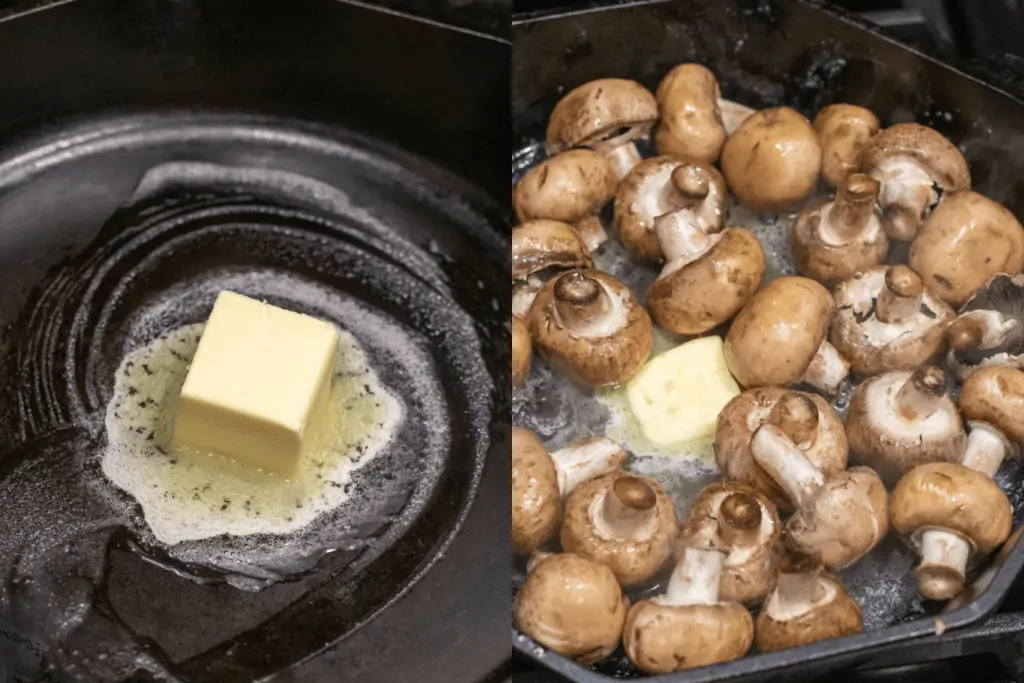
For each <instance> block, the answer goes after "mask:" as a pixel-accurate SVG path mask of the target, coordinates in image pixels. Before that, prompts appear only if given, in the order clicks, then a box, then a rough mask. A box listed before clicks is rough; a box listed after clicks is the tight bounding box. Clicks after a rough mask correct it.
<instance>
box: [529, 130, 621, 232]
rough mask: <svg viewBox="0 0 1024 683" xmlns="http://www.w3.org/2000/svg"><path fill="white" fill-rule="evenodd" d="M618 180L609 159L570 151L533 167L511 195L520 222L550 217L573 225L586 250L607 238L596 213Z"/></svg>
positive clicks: (612, 195) (579, 150)
mask: <svg viewBox="0 0 1024 683" xmlns="http://www.w3.org/2000/svg"><path fill="white" fill-rule="evenodd" d="M618 181H619V179H618V177H617V176H616V175H615V172H614V171H613V170H612V167H611V164H609V163H608V160H607V159H606V158H605V157H603V156H601V155H600V154H598V153H597V152H594V151H592V150H589V149H570V150H568V151H566V152H562V153H561V154H557V155H555V156H553V157H551V158H550V159H547V160H546V161H542V162H541V163H540V164H538V165H537V166H534V167H533V168H531V169H530V170H529V171H527V172H526V175H524V176H523V179H522V180H520V181H519V184H518V185H516V188H515V191H514V193H513V202H514V204H515V209H516V216H517V217H518V218H519V220H520V221H524V222H525V221H529V220H534V219H538V218H549V219H551V220H556V221H562V222H563V223H570V224H572V225H573V226H574V227H575V228H576V229H577V230H578V231H579V233H580V236H581V237H582V238H583V241H584V242H585V243H586V245H587V248H588V249H589V250H590V251H591V252H594V251H597V249H598V247H600V246H601V245H602V244H603V243H604V242H605V240H607V239H608V236H607V234H606V233H605V230H604V227H603V226H602V225H601V219H600V217H599V216H598V214H600V213H601V209H602V208H604V206H605V204H607V203H608V202H610V201H611V200H612V197H614V196H615V187H616V186H617V185H618Z"/></svg>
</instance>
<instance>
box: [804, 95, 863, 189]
mask: <svg viewBox="0 0 1024 683" xmlns="http://www.w3.org/2000/svg"><path fill="white" fill-rule="evenodd" d="M878 128H879V123H878V117H877V116H875V115H874V114H872V113H871V112H870V111H868V110H867V109H865V108H864V107H858V106H856V105H853V104H830V105H829V106H827V107H825V108H824V109H822V110H821V111H819V112H818V115H817V116H816V117H814V132H816V133H817V134H818V141H819V142H820V143H821V175H822V176H824V178H825V180H827V181H828V182H829V183H830V184H831V185H834V186H839V185H840V184H841V183H842V182H843V180H845V179H846V177H847V176H849V175H850V174H851V173H856V172H857V170H858V169H859V168H860V157H861V154H862V153H863V151H864V148H865V147H867V145H868V143H869V142H870V141H871V138H873V137H874V136H875V134H876V133H877V132H878Z"/></svg>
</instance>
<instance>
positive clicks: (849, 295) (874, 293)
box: [829, 266, 956, 376]
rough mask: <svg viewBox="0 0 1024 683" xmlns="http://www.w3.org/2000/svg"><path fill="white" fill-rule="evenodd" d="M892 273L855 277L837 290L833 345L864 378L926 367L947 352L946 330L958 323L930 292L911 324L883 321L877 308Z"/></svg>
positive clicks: (874, 271)
mask: <svg viewBox="0 0 1024 683" xmlns="http://www.w3.org/2000/svg"><path fill="white" fill-rule="evenodd" d="M888 270H889V268H888V267H887V266H877V267H875V268H872V269H871V270H868V271H866V272H864V273H860V274H858V275H854V276H853V277H852V278H851V279H849V280H846V281H845V282H842V283H840V284H839V286H838V287H836V290H835V294H834V297H835V302H836V307H837V308H836V314H835V316H834V317H833V318H832V327H831V329H830V330H829V341H830V342H832V345H833V346H835V347H836V349H838V351H839V354H840V355H841V356H842V357H843V358H845V359H846V360H848V361H850V367H851V368H852V369H853V371H854V372H856V373H858V374H860V375H867V376H872V375H879V374H882V373H883V372H890V371H892V370H913V369H914V368H917V367H920V366H922V365H925V364H927V363H928V362H930V361H931V360H932V359H933V358H934V357H935V356H936V355H937V354H938V353H939V352H940V351H941V350H942V346H943V344H944V342H945V334H946V328H947V327H948V326H949V324H950V323H951V322H953V320H954V319H955V318H956V313H955V312H954V311H953V309H952V308H950V307H949V305H948V304H946V303H945V302H944V301H943V300H942V299H940V298H939V297H937V296H935V295H934V294H932V293H931V292H930V291H927V290H926V291H925V292H924V294H923V296H922V299H921V310H920V311H918V313H917V314H916V315H915V316H913V317H912V318H910V319H909V320H904V321H901V322H891V323H886V322H882V321H881V320H879V319H878V317H877V316H876V315H875V302H876V301H877V299H878V296H879V294H880V293H881V292H882V290H883V289H884V288H885V287H886V283H885V277H886V273H887V272H888Z"/></svg>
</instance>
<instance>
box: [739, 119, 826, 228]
mask: <svg viewBox="0 0 1024 683" xmlns="http://www.w3.org/2000/svg"><path fill="white" fill-rule="evenodd" d="M820 170H821V146H820V145H819V144H818V136H817V135H816V134H815V133H814V128H812V127H811V123H810V122H809V121H808V120H807V119H805V118H804V117H803V116H802V115H801V114H800V113H798V112H797V111H795V110H793V109H790V108H788V107H778V108H776V109H764V110H762V111H759V112H757V113H755V114H754V115H753V116H751V117H750V118H748V119H747V120H746V121H744V122H743V125H741V126H740V127H739V130H737V131H736V132H735V133H733V134H732V135H730V136H729V137H728V139H726V141H725V146H724V147H723V148H722V174H723V175H724V176H725V181H726V183H727V184H728V186H729V189H731V190H732V191H733V192H735V193H736V196H737V197H739V199H740V201H741V202H743V204H745V205H746V206H748V207H749V208H751V209H753V210H755V211H764V212H773V213H777V212H780V211H785V210H787V209H792V208H795V207H796V206H798V205H799V204H800V202H802V201H803V200H804V198H805V197H806V196H807V195H808V194H810V193H811V190H813V189H814V186H815V185H816V184H817V183H818V173H819V171H820Z"/></svg>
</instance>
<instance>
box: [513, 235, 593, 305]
mask: <svg viewBox="0 0 1024 683" xmlns="http://www.w3.org/2000/svg"><path fill="white" fill-rule="evenodd" d="M593 265H594V262H593V260H592V259H591V257H590V250H589V249H587V245H586V244H584V242H583V239H582V238H581V237H580V234H579V232H578V231H577V230H576V228H574V227H572V226H571V225H569V224H568V223H562V222H561V221H551V220H535V221H527V222H526V223H522V224H520V225H517V226H515V227H514V228H512V313H513V314H514V315H518V316H525V315H526V314H527V313H528V312H529V310H530V306H532V305H533V300H534V298H535V297H536V296H537V292H539V291H540V289H541V288H542V287H543V286H544V283H545V282H547V281H548V280H549V279H551V277H553V276H554V275H555V274H556V273H558V272H559V271H562V270H568V269H570V268H590V267H591V266H593Z"/></svg>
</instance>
